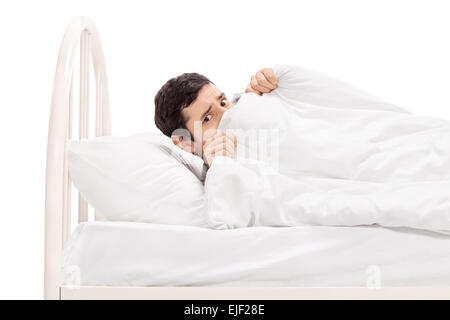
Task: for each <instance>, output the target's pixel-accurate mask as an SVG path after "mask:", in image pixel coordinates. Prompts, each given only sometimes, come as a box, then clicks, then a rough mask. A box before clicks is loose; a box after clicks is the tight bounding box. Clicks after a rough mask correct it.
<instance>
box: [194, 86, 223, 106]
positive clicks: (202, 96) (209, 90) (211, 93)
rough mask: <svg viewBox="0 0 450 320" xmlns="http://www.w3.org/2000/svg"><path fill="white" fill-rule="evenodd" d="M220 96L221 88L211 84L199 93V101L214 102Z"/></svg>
mask: <svg viewBox="0 0 450 320" xmlns="http://www.w3.org/2000/svg"><path fill="white" fill-rule="evenodd" d="M219 94H220V90H219V88H217V87H216V86H215V85H214V84H212V83H209V84H207V85H205V86H203V88H202V89H201V90H200V91H199V93H198V96H197V100H204V101H208V102H213V101H214V100H215V99H217V96H218V95H219Z"/></svg>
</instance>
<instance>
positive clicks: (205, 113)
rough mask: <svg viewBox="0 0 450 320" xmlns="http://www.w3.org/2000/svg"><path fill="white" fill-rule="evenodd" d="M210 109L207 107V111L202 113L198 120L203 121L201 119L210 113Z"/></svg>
mask: <svg viewBox="0 0 450 320" xmlns="http://www.w3.org/2000/svg"><path fill="white" fill-rule="evenodd" d="M211 108H212V106H209V107H208V109H207V110H206V111H205V112H203V114H202V116H201V117H200V119H203V118H204V117H205V116H206V115H207V114H208V112H210V111H211Z"/></svg>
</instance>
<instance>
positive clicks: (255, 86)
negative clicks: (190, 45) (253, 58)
mask: <svg viewBox="0 0 450 320" xmlns="http://www.w3.org/2000/svg"><path fill="white" fill-rule="evenodd" d="M250 84H251V86H252V88H253V89H255V90H258V91H259V92H262V93H268V92H270V89H268V88H266V87H263V86H261V85H259V83H258V80H257V79H256V76H254V75H253V76H252V78H251V81H250Z"/></svg>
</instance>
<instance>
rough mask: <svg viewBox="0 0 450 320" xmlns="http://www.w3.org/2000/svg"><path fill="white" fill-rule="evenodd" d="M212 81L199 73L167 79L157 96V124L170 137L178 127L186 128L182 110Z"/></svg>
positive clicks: (184, 74)
mask: <svg viewBox="0 0 450 320" xmlns="http://www.w3.org/2000/svg"><path fill="white" fill-rule="evenodd" d="M209 83H212V82H211V81H210V80H209V79H208V78H207V77H205V76H203V75H201V74H198V73H183V74H182V75H180V76H178V77H175V78H172V79H170V80H169V81H167V82H166V83H165V84H164V85H163V86H162V87H161V89H159V91H158V93H157V94H156V96H155V124H156V126H157V127H158V129H159V130H161V131H162V133H164V134H165V135H166V136H168V137H170V136H171V135H172V133H173V131H174V130H176V129H186V121H185V119H184V117H183V115H182V114H181V110H183V109H184V108H186V107H188V106H189V105H190V104H191V103H192V102H193V101H194V100H195V99H197V96H198V92H199V91H200V89H201V88H203V86H204V85H206V84H209Z"/></svg>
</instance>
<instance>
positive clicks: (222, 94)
mask: <svg viewBox="0 0 450 320" xmlns="http://www.w3.org/2000/svg"><path fill="white" fill-rule="evenodd" d="M224 96H225V93H223V92H221V93H220V95H219V96H218V97H217V100H220V99H222V98H223V97H224ZM211 108H212V106H209V107H208V109H207V110H206V111H205V112H203V114H202V116H201V117H200V119H203V118H204V117H205V116H206V115H207V114H208V112H210V111H211Z"/></svg>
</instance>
